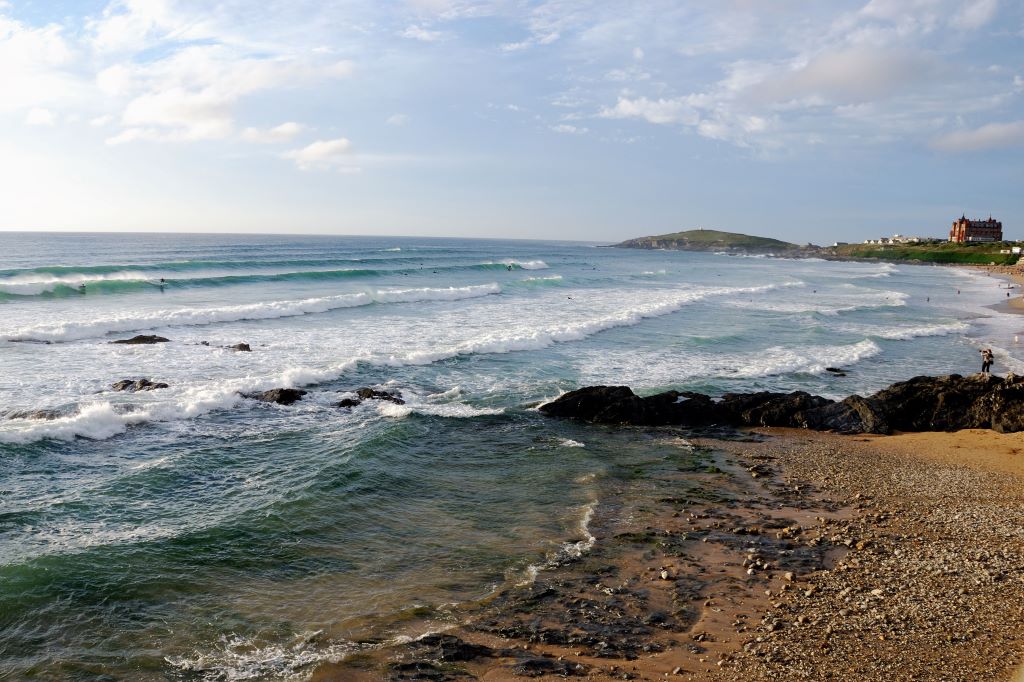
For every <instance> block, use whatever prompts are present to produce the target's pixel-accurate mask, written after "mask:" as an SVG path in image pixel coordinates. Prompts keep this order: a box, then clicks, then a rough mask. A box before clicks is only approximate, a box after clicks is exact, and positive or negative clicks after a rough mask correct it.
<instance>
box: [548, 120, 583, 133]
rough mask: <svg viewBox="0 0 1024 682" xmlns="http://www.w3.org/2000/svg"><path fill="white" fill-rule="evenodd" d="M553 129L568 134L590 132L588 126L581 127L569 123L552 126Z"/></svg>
mask: <svg viewBox="0 0 1024 682" xmlns="http://www.w3.org/2000/svg"><path fill="white" fill-rule="evenodd" d="M551 130H552V131H554V132H556V133H563V134H566V135H585V134H586V133H588V132H589V130H588V129H587V128H581V127H579V126H574V125H570V124H568V123H560V124H558V125H554V126H551Z"/></svg>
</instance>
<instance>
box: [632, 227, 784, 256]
mask: <svg viewBox="0 0 1024 682" xmlns="http://www.w3.org/2000/svg"><path fill="white" fill-rule="evenodd" d="M614 246H616V247H619V248H624V249H678V250H681V251H764V252H767V251H789V250H792V249H799V248H800V247H799V246H797V245H796V244H790V243H789V242H784V241H781V240H778V239H770V238H768V237H754V236H751V235H749V234H739V233H738V232H722V231H721V230H687V231H685V232H673V233H671V234H659V235H654V236H651V237H637V238H636V239H627V240H626V241H624V242H621V243H619V244H614Z"/></svg>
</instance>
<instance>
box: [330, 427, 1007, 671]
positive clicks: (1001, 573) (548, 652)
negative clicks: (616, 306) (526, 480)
mask: <svg viewBox="0 0 1024 682" xmlns="http://www.w3.org/2000/svg"><path fill="white" fill-rule="evenodd" d="M637 434H638V438H648V439H652V440H657V441H658V442H659V444H664V443H665V442H672V443H674V444H675V445H676V451H677V452H678V456H667V457H663V458H661V459H659V460H657V461H652V462H651V463H649V465H647V466H644V467H641V468H640V469H637V470H636V475H635V476H634V477H632V478H629V479H627V480H622V481H619V482H616V483H615V484H614V485H612V486H611V487H610V488H609V489H608V490H607V491H606V492H605V494H604V498H603V499H602V501H601V504H600V505H599V506H598V508H597V510H596V512H595V515H594V518H593V521H592V525H591V532H592V533H593V534H594V535H595V536H596V538H597V542H596V544H595V545H594V547H593V548H592V550H591V551H590V552H589V553H587V554H585V555H584V556H582V557H581V558H579V559H578V560H574V561H568V562H566V563H563V564H561V565H558V566H555V567H551V568H549V569H547V570H544V571H541V572H540V574H539V575H538V577H537V579H536V581H535V582H533V583H532V584H529V585H522V586H518V587H509V588H506V589H504V590H502V591H500V592H499V593H498V594H496V595H494V596H493V597H492V598H490V599H488V600H486V601H485V602H482V603H478V604H472V605H468V606H464V607H463V608H462V609H461V610H460V613H459V614H458V617H457V620H458V621H459V624H458V625H454V626H453V627H451V628H450V629H448V630H446V631H445V632H443V633H441V634H432V635H428V636H426V637H423V638H420V639H419V640H415V641H412V642H409V643H406V644H402V645H397V646H390V647H385V648H378V649H373V650H368V651H366V652H363V653H361V654H358V655H356V656H352V657H350V658H348V659H346V660H344V661H341V662H339V663H336V664H330V665H325V666H322V667H321V668H320V669H319V670H317V671H316V672H315V674H314V676H313V679H314V680H392V679H393V680H412V679H418V680H458V679H481V680H513V679H523V678H525V677H531V678H535V679H561V678H564V677H584V678H589V679H602V680H605V679H609V680H610V679H635V680H664V679H667V678H668V679H690V680H797V679H808V680H829V679H836V680H840V679H842V680H847V679H856V680H886V681H888V682H892V681H893V680H964V681H967V680H972V681H973V680H1009V679H1011V678H1012V676H1013V674H1014V673H1013V671H1014V670H1015V669H1016V668H1017V666H1018V665H1019V664H1020V661H1021V656H1022V654H1024V504H1022V502H1024V478H1022V474H1024V463H1022V460H1024V455H1022V454H1021V453H1022V452H1024V434H1016V435H1001V434H995V433H990V432H975V431H970V432H960V433H953V434H941V433H939V434H936V433H927V434H906V435H896V436H888V437H872V436H867V437H859V436H838V435H834V434H821V433H813V432H805V431H799V430H787V429H759V430H755V431H752V432H748V433H741V434H737V435H734V436H731V437H726V438H724V439H723V438H697V439H692V438H691V439H690V440H689V441H687V440H685V439H684V438H682V437H681V434H677V433H673V432H671V431H670V430H664V431H645V430H637Z"/></svg>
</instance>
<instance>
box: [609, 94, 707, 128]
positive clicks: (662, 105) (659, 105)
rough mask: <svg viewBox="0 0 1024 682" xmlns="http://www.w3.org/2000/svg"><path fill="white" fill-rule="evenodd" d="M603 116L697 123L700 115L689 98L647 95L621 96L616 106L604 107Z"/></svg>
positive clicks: (654, 121)
mask: <svg viewBox="0 0 1024 682" xmlns="http://www.w3.org/2000/svg"><path fill="white" fill-rule="evenodd" d="M598 115H599V116H600V117H601V118H642V119H644V120H645V121H647V122H649V123H659V124H665V123H684V124H687V125H696V124H697V122H698V121H699V120H700V115H699V114H698V113H697V111H696V110H695V109H694V108H693V106H691V105H690V103H689V101H688V98H686V97H680V98H676V99H657V100H651V99H647V98H646V97H638V98H635V99H629V98H628V97H619V101H618V102H617V103H616V104H615V106H614V107H610V108H605V109H603V110H602V111H601V112H600V114H598Z"/></svg>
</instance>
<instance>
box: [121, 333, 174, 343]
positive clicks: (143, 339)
mask: <svg viewBox="0 0 1024 682" xmlns="http://www.w3.org/2000/svg"><path fill="white" fill-rule="evenodd" d="M168 341H170V339H165V338H164V337H162V336H157V335H156V334H139V335H138V336H133V337H132V338H130V339H118V340H117V341H111V342H110V343H127V344H131V345H140V344H153V343H167V342H168Z"/></svg>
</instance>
